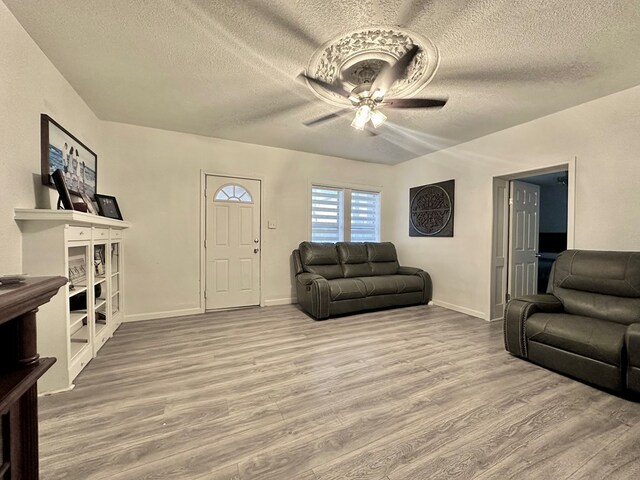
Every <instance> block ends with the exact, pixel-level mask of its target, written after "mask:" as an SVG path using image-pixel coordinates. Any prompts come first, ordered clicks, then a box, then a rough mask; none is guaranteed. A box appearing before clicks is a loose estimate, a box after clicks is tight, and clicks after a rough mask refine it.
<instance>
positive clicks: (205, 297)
mask: <svg viewBox="0 0 640 480" xmlns="http://www.w3.org/2000/svg"><path fill="white" fill-rule="evenodd" d="M204 299H205V300H206V299H207V291H206V290H205V291H204Z"/></svg>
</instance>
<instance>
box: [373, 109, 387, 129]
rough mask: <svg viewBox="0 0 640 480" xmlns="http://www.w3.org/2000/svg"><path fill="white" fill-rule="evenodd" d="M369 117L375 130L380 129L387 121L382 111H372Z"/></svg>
mask: <svg viewBox="0 0 640 480" xmlns="http://www.w3.org/2000/svg"><path fill="white" fill-rule="evenodd" d="M369 117H370V119H371V123H373V126H374V127H375V128H378V127H380V126H381V125H382V124H383V123H384V122H386V120H387V116H386V115H385V114H384V113H382V112H381V111H380V110H374V111H372V112H371V114H370V115H369Z"/></svg>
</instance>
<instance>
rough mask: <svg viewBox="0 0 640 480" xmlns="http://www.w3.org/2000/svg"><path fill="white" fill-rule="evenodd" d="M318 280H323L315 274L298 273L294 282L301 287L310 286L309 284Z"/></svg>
mask: <svg viewBox="0 0 640 480" xmlns="http://www.w3.org/2000/svg"><path fill="white" fill-rule="evenodd" d="M320 278H322V279H324V277H323V276H322V275H318V274H316V273H307V272H305V273H299V274H298V275H296V281H297V282H298V283H300V284H301V285H305V286H306V285H311V282H313V281H314V280H317V279H320Z"/></svg>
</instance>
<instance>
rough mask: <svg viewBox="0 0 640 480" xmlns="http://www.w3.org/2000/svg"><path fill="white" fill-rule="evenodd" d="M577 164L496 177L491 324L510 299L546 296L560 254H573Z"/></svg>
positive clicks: (499, 315) (501, 313) (494, 190)
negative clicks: (568, 250)
mask: <svg viewBox="0 0 640 480" xmlns="http://www.w3.org/2000/svg"><path fill="white" fill-rule="evenodd" d="M574 191H575V160H574V161H572V162H570V163H568V164H564V165H558V166H555V167H549V168H545V169H542V170H536V171H528V172H518V173H514V174H511V175H505V176H501V177H495V178H494V183H493V239H492V268H491V277H492V278H491V305H490V319H491V320H499V319H501V318H502V316H503V314H504V308H505V307H506V304H507V302H508V301H509V299H510V298H513V297H519V296H523V295H535V294H538V293H545V292H546V289H547V284H548V282H549V274H550V272H551V266H552V265H553V262H554V261H555V259H556V257H557V256H558V254H559V253H560V252H562V251H564V250H566V249H567V248H573V211H574Z"/></svg>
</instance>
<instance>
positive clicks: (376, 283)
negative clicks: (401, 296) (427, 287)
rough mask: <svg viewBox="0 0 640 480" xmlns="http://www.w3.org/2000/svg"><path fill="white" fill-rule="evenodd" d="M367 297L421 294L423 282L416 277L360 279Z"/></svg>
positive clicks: (382, 276) (384, 276) (386, 276)
mask: <svg viewBox="0 0 640 480" xmlns="http://www.w3.org/2000/svg"><path fill="white" fill-rule="evenodd" d="M360 280H361V281H362V283H363V284H364V286H365V288H366V293H367V296H375V295H389V294H397V293H410V292H421V291H422V289H423V288H424V281H423V280H422V278H421V277H419V276H417V275H377V276H373V277H361V278H360Z"/></svg>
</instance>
